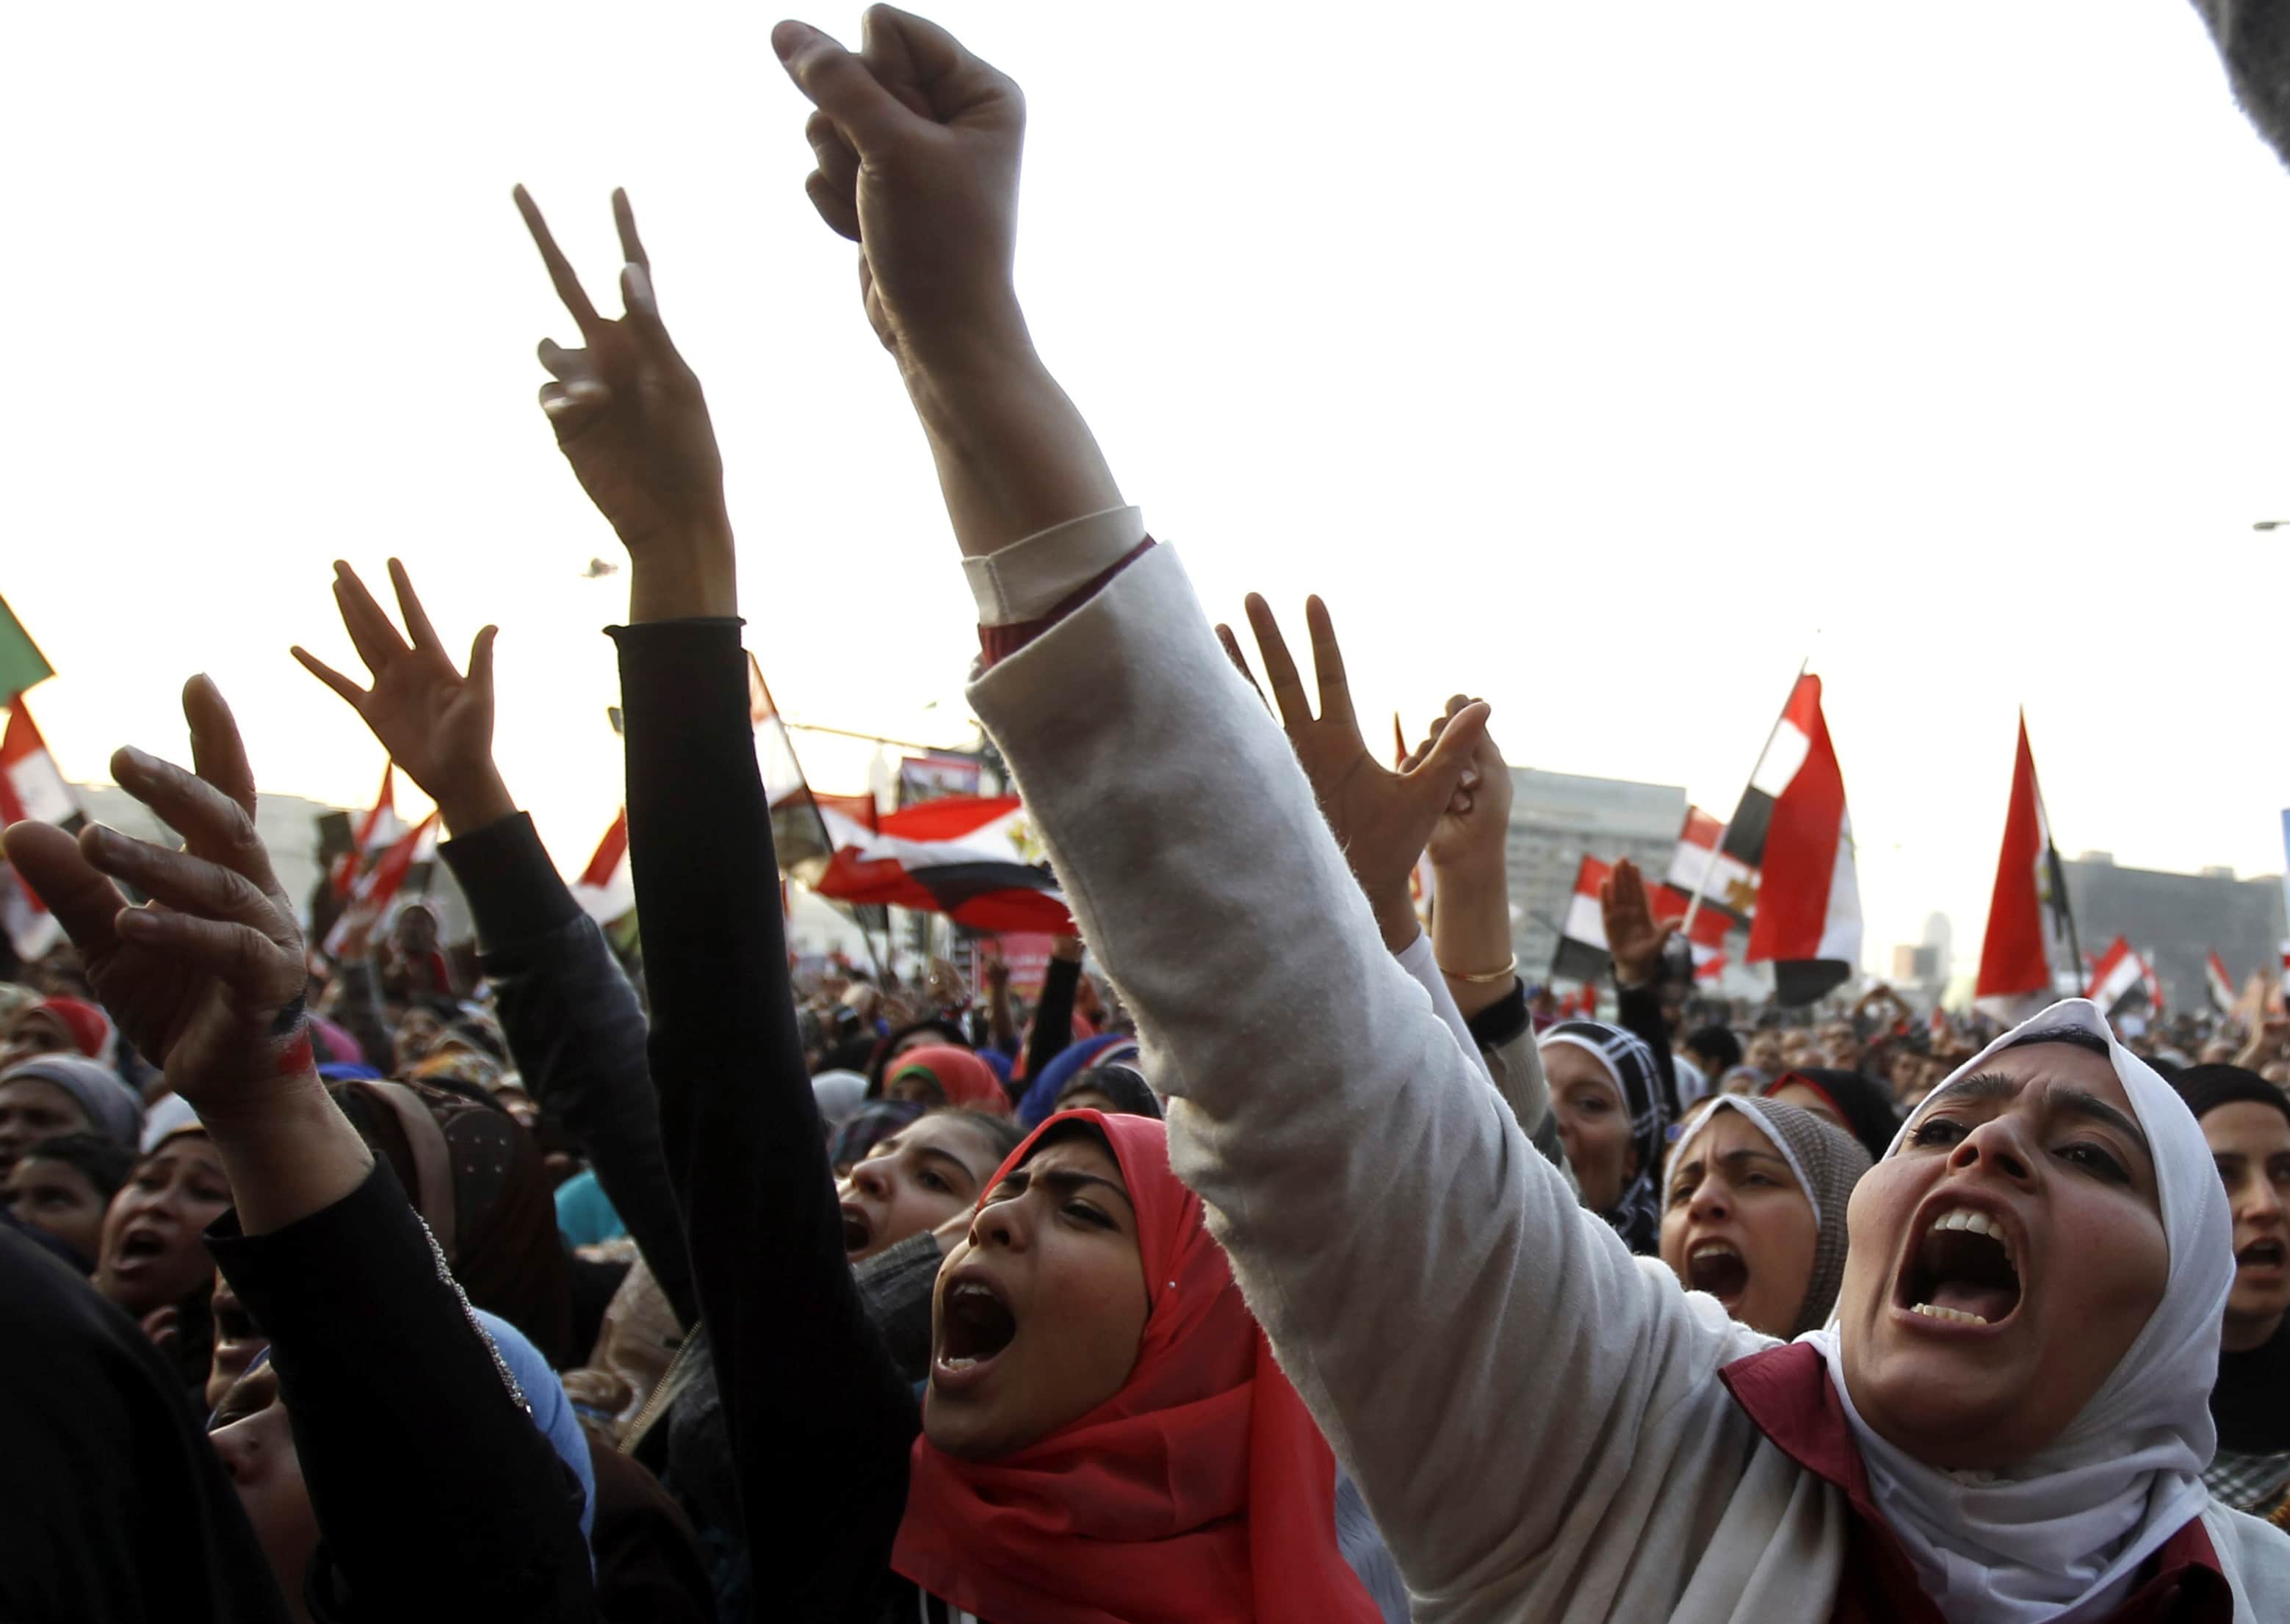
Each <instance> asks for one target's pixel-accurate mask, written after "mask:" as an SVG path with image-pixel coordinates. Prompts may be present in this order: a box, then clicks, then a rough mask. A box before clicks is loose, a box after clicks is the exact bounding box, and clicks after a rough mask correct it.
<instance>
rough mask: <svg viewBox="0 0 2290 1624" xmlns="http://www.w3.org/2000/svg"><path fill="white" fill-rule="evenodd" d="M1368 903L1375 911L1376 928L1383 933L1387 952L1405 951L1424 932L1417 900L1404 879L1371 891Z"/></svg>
mask: <svg viewBox="0 0 2290 1624" xmlns="http://www.w3.org/2000/svg"><path fill="white" fill-rule="evenodd" d="M1368 906H1369V907H1370V908H1373V910H1374V911H1375V924H1376V929H1377V930H1379V931H1381V932H1382V933H1383V945H1384V948H1385V950H1386V951H1387V952H1391V953H1404V952H1405V951H1406V950H1407V949H1408V948H1410V947H1411V946H1413V944H1414V941H1415V939H1416V938H1417V937H1418V936H1421V934H1423V922H1422V921H1421V920H1420V919H1418V918H1417V917H1416V916H1415V900H1414V899H1413V897H1410V896H1409V895H1408V894H1407V887H1406V885H1405V884H1404V883H1403V884H1399V885H1397V886H1384V887H1380V888H1379V889H1378V890H1376V891H1373V892H1369V893H1368Z"/></svg>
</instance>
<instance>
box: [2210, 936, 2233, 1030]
mask: <svg viewBox="0 0 2290 1624" xmlns="http://www.w3.org/2000/svg"><path fill="white" fill-rule="evenodd" d="M2203 980H2204V981H2205V983H2206V984H2207V985H2208V986H2209V988H2210V989H2211V1007H2212V1008H2213V1009H2214V1010H2216V1011H2217V1012H2219V1013H2220V1014H2222V1015H2231V1014H2233V1013H2234V1005H2235V997H2234V978H2233V977H2232V976H2230V975H2229V974H2227V972H2226V965H2225V964H2224V962H2223V961H2222V960H2221V959H2220V957H2219V956H2218V949H2217V948H2212V949H2211V952H2210V956H2209V957H2208V958H2206V959H2205V960H2204V961H2203Z"/></svg>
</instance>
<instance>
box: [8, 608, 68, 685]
mask: <svg viewBox="0 0 2290 1624" xmlns="http://www.w3.org/2000/svg"><path fill="white" fill-rule="evenodd" d="M55 674H56V669H55V668H54V667H53V666H52V665H50V664H49V663H48V660H47V656H46V655H44V654H43V653H41V652H40V645H39V644H36V643H35V642H33V641H32V638H31V634H30V633H28V632H27V631H26V630H25V629H24V628H23V627H22V626H21V625H20V624H18V622H17V620H16V617H15V615H14V614H13V613H12V612H11V611H10V610H9V607H8V600H7V599H5V598H0V704H5V703H6V702H7V701H8V700H12V699H14V698H15V697H16V696H17V695H18V694H20V693H21V692H24V690H26V689H27V688H29V687H30V686H32V684H35V683H44V682H45V681H47V680H48V678H50V677H51V676H54V675H55Z"/></svg>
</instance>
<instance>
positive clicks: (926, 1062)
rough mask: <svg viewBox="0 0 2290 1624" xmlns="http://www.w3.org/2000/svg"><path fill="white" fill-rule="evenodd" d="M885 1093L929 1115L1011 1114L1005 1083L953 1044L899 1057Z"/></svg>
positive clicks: (971, 1055) (894, 1062)
mask: <svg viewBox="0 0 2290 1624" xmlns="http://www.w3.org/2000/svg"><path fill="white" fill-rule="evenodd" d="M883 1092H884V1093H885V1095H887V1096H888V1097H889V1098H891V1099H893V1100H913V1101H914V1102H915V1103H916V1104H917V1105H919V1106H921V1107H922V1108H924V1109H925V1110H926V1111H927V1110H931V1109H933V1108H936V1107H939V1106H941V1105H958V1106H962V1107H965V1108H967V1109H970V1110H973V1111H985V1112H987V1113H989V1114H990V1115H992V1116H1008V1115H1009V1114H1010V1096H1009V1093H1008V1092H1007V1091H1005V1089H1004V1088H1003V1086H1002V1081H1001V1079H1000V1078H998V1077H997V1076H995V1075H994V1073H993V1071H992V1070H991V1069H990V1068H989V1067H988V1066H987V1064H986V1062H985V1061H984V1060H980V1059H979V1058H978V1056H977V1055H976V1054H975V1053H973V1052H971V1051H970V1050H968V1049H957V1048H956V1047H955V1046H954V1045H953V1044H929V1045H927V1046H925V1047H924V1048H920V1049H909V1050H908V1051H907V1052H905V1053H904V1054H901V1056H899V1058H898V1059H897V1060H893V1061H892V1062H891V1071H890V1078H889V1081H888V1082H886V1083H885V1084H884V1085H883Z"/></svg>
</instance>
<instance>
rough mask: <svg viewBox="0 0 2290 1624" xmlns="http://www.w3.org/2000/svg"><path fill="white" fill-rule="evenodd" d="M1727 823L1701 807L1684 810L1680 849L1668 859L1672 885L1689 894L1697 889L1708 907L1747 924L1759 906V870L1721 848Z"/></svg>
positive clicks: (1678, 840) (1691, 894)
mask: <svg viewBox="0 0 2290 1624" xmlns="http://www.w3.org/2000/svg"><path fill="white" fill-rule="evenodd" d="M1725 838H1726V826H1725V825H1724V824H1722V823H1720V822H1718V820H1717V819H1715V818H1713V817H1711V816H1710V815H1709V813H1708V812H1703V811H1702V810H1701V808H1700V807H1699V806H1689V807H1687V808H1686V809H1685V828H1681V829H1680V830H1678V831H1677V855H1675V856H1674V857H1672V858H1671V859H1670V860H1669V885H1670V888H1671V889H1672V890H1674V891H1682V892H1685V894H1686V895H1687V896H1689V897H1690V896H1693V894H1694V893H1695V892H1700V893H1701V904H1702V906H1703V907H1705V908H1724V909H1725V910H1726V913H1728V914H1730V915H1731V916H1733V918H1734V923H1735V924H1749V923H1750V919H1751V918H1752V917H1753V916H1755V914H1756V912H1757V907H1758V871H1757V870H1756V869H1755V868H1750V867H1749V866H1748V865H1746V864H1744V863H1743V862H1742V860H1741V859H1740V858H1738V857H1734V856H1731V855H1729V854H1728V853H1726V852H1725V851H1724V850H1722V847H1723V844H1724V842H1725Z"/></svg>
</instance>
